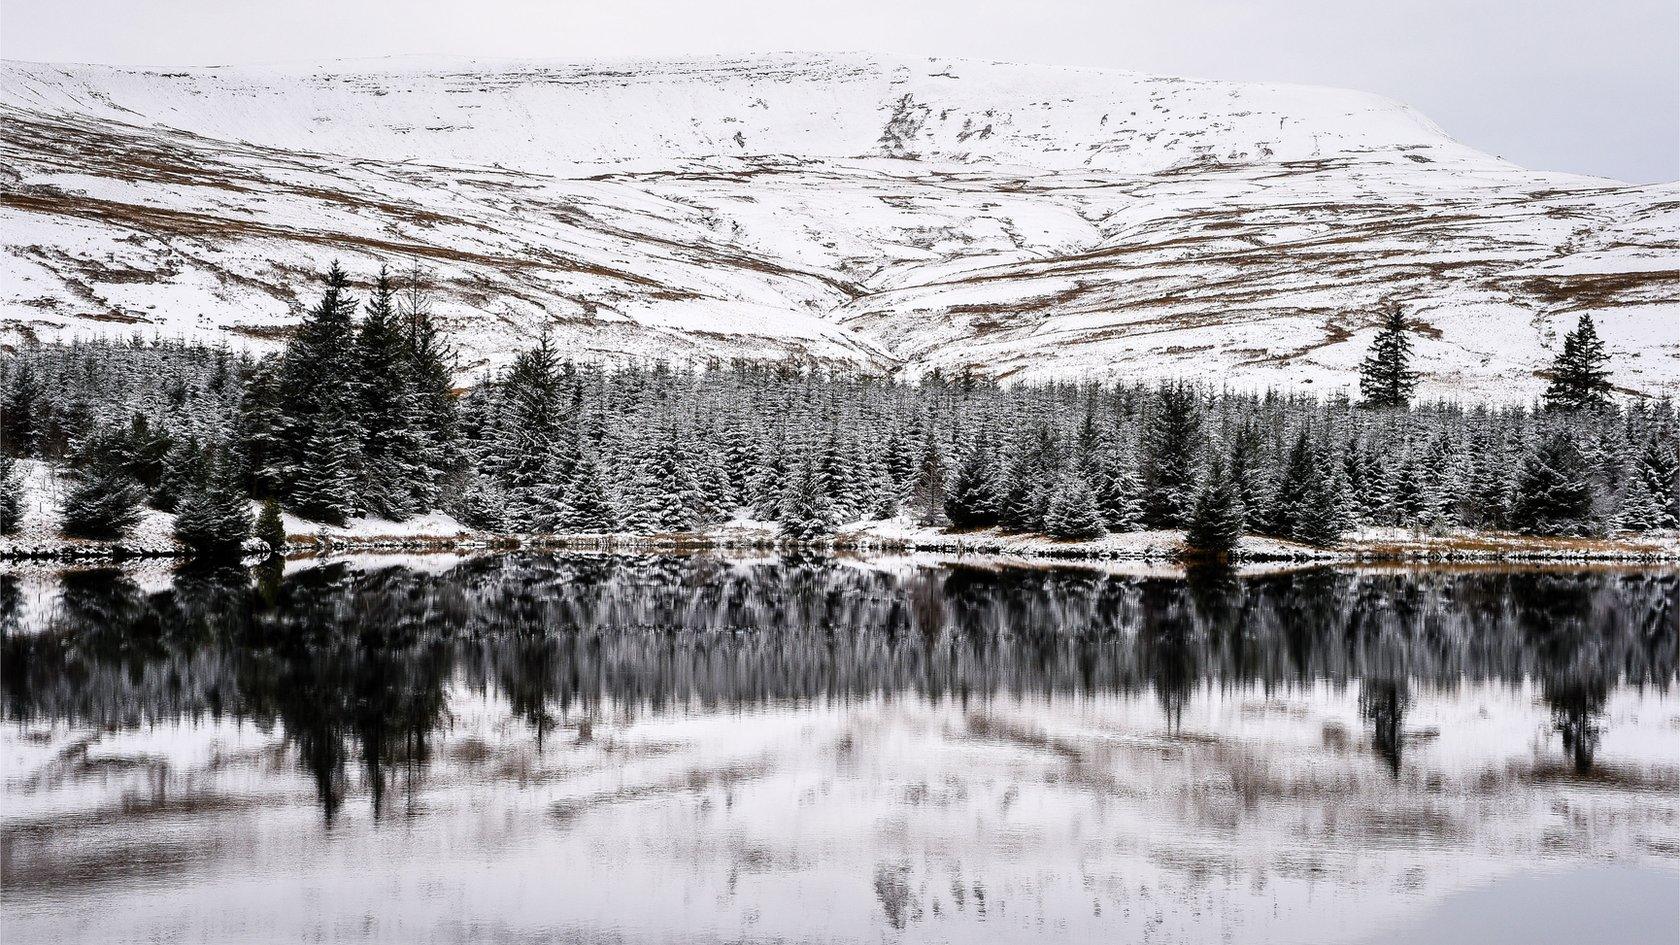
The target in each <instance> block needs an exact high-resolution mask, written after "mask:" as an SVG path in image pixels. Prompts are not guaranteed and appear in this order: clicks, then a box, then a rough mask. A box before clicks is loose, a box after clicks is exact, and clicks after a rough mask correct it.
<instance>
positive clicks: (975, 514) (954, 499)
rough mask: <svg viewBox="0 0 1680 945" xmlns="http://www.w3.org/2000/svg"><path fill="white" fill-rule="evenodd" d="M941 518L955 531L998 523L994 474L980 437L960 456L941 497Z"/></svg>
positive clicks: (987, 452)
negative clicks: (942, 502)
mask: <svg viewBox="0 0 1680 945" xmlns="http://www.w3.org/2000/svg"><path fill="white" fill-rule="evenodd" d="M945 515H946V517H948V518H949V519H950V520H951V525H952V526H953V527H955V528H987V527H989V526H992V525H996V524H997V521H998V494H997V482H996V472H995V470H994V468H993V464H992V450H991V446H990V444H989V443H988V442H987V441H986V439H985V438H984V437H982V438H980V439H978V440H976V441H975V443H974V445H973V446H972V447H970V448H969V450H968V451H967V452H966V453H964V454H963V458H962V462H961V463H960V464H959V465H958V466H957V472H956V475H955V476H953V477H952V478H951V486H950V489H949V490H948V491H947V492H946V493H945Z"/></svg>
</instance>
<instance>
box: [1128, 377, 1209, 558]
mask: <svg viewBox="0 0 1680 945" xmlns="http://www.w3.org/2000/svg"><path fill="white" fill-rule="evenodd" d="M1148 420H1149V425H1148V427H1147V430H1146V434H1145V435H1146V437H1147V443H1148V465H1147V466H1146V468H1145V473H1144V483H1143V492H1144V497H1143V502H1144V519H1145V521H1146V522H1147V523H1148V524H1149V525H1150V526H1151V527H1153V528H1182V527H1184V526H1185V524H1186V523H1188V522H1189V520H1190V513H1191V512H1192V511H1193V510H1194V509H1195V506H1196V498H1197V489H1196V483H1197V479H1198V477H1199V474H1200V472H1201V460H1200V447H1201V445H1202V415H1201V406H1200V404H1198V403H1197V395H1196V391H1195V389H1194V388H1192V387H1191V386H1190V385H1188V384H1184V383H1177V384H1166V385H1163V386H1162V387H1161V388H1160V389H1159V390H1158V391H1156V398H1155V404H1154V410H1153V412H1152V413H1151V414H1150V416H1149V418H1148Z"/></svg>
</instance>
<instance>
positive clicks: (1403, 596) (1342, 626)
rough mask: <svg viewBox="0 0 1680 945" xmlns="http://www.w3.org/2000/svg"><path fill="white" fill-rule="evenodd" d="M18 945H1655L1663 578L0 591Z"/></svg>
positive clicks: (4, 832) (1674, 757)
mask: <svg viewBox="0 0 1680 945" xmlns="http://www.w3.org/2000/svg"><path fill="white" fill-rule="evenodd" d="M0 626H3V630H4V638H3V650H0V701H3V704H4V712H5V722H4V725H0V759H3V760H4V771H3V774H4V781H5V786H4V807H3V811H0V896H3V906H0V909H3V913H0V914H3V924H0V937H3V938H4V941H5V942H7V943H8V945H10V943H19V942H102V943H103V942H129V941H144V942H151V941H167V942H217V943H220V942H292V941H327V942H335V941H348V942H365V941H379V942H402V943H410V942H412V943H423V942H450V941H510V942H548V941H555V942H573V941H582V942H597V941H598V942H690V941H693V942H735V941H750V942H784V941H785V942H806V941H811V942H827V941H842V942H859V941H866V942H882V941H885V942H900V941H902V942H947V941H949V942H981V941H985V942H993V941H996V942H1085V941H1091V942H1098V941H1102V942H1108V941H1113V942H1239V943H1250V942H1301V943H1366V942H1370V943H1376V942H1404V941H1431V942H1448V941H1465V942H1471V941H1477V942H1491V941H1513V942H1515V941H1522V942H1548V941H1550V942H1570V943H1585V942H1593V941H1602V942H1606V943H1612V942H1613V943H1624V945H1633V943H1642V942H1661V943H1672V942H1676V941H1680V930H1677V925H1680V892H1677V890H1680V695H1677V693H1676V689H1675V683H1676V681H1677V670H1680V574H1677V572H1676V571H1674V570H1671V569H1669V570H1624V569H1603V570H1579V571H1570V570H1513V571H1498V570H1464V571H1451V572H1428V571H1425V572H1419V571H1382V570H1371V571H1358V572H1350V571H1341V570H1333V569H1328V568H1319V569H1311V570H1305V571H1292V572H1279V573H1271V574H1256V575H1248V576H1243V577H1240V578H1239V577H1236V576H1233V575H1230V574H1195V575H1190V576H1184V575H1178V574H1173V573H1169V572H1159V573H1149V572H1145V571H1136V572H1132V573H1126V572H1105V571H1099V570H1087V569H1076V568H1059V569H1028V568H981V567H966V566H962V567H959V566H951V565H940V564H933V563H927V562H918V561H915V560H910V559H893V560H873V561H869V560H863V561H858V560H851V561H847V560H831V561H803V562H801V561H787V560H780V559H766V560H752V561H743V560H725V559H719V558H711V557H682V558H606V557H549V558H544V557H483V558H470V559H459V558H411V559H380V558H361V559H353V560H348V561H341V562H336V563H321V562H310V563H304V564H298V563H294V564H292V565H290V566H289V569H288V570H287V571H286V573H285V574H284V575H283V576H282V575H281V574H279V573H278V572H277V571H262V572H258V573H256V574H250V573H244V572H240V573H232V574H229V573H222V574H210V575H202V574H198V575H192V574H172V573H170V572H168V571H165V570H162V569H161V568H155V567H154V568H143V569H139V570H136V571H131V572H119V571H114V570H82V571H72V572H49V571H43V570H35V569H21V568H14V569H13V570H12V571H10V572H0Z"/></svg>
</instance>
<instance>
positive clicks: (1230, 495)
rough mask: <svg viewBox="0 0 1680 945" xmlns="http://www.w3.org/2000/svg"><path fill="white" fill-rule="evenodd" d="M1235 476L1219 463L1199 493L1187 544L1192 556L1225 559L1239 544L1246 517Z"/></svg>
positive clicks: (1185, 542)
mask: <svg viewBox="0 0 1680 945" xmlns="http://www.w3.org/2000/svg"><path fill="white" fill-rule="evenodd" d="M1246 517H1247V516H1246V512H1245V510H1244V509H1243V505H1242V499H1241V498H1240V497H1239V496H1238V494H1237V489H1236V486H1235V485H1234V484H1233V483H1232V481H1231V477H1230V476H1229V475H1228V474H1227V473H1226V472H1225V470H1224V469H1223V468H1222V467H1219V466H1215V467H1214V469H1213V471H1212V473H1211V474H1210V475H1209V476H1208V478H1207V482H1206V483H1205V484H1203V486H1202V488H1201V491H1200V492H1199V493H1198V494H1197V496H1196V505H1195V507H1194V509H1193V510H1192V511H1191V513H1190V522H1189V527H1188V528H1187V529H1186V530H1185V533H1184V544H1185V546H1186V547H1187V548H1188V549H1189V553H1190V555H1191V556H1192V557H1205V558H1223V557H1225V556H1226V555H1228V554H1230V553H1231V551H1232V550H1233V549H1235V548H1236V547H1237V540H1238V539H1240V538H1241V537H1242V534H1243V527H1244V524H1245V519H1246Z"/></svg>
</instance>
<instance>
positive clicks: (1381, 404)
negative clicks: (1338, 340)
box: [1359, 305, 1417, 410]
mask: <svg viewBox="0 0 1680 945" xmlns="http://www.w3.org/2000/svg"><path fill="white" fill-rule="evenodd" d="M1411 362H1412V339H1411V335H1410V326H1408V325H1407V324H1406V316H1405V315H1404V314H1403V313H1402V312H1401V311H1400V307H1399V306H1398V305H1390V306H1389V307H1387V308H1386V309H1384V310H1383V314H1382V322H1381V325H1380V326H1379V327H1378V329H1377V337H1376V339H1375V340H1374V341H1372V342H1371V351H1370V353H1369V354H1367V355H1366V356H1365V360H1364V361H1362V362H1360V365H1359V392H1360V393H1361V394H1363V395H1364V397H1365V406H1367V407H1374V408H1378V409H1385V410H1393V409H1397V408H1402V407H1405V406H1406V405H1407V404H1409V403H1411V401H1412V392H1413V391H1414V390H1415V389H1416V387H1417V372H1416V371H1413V370H1412V369H1411Z"/></svg>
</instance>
